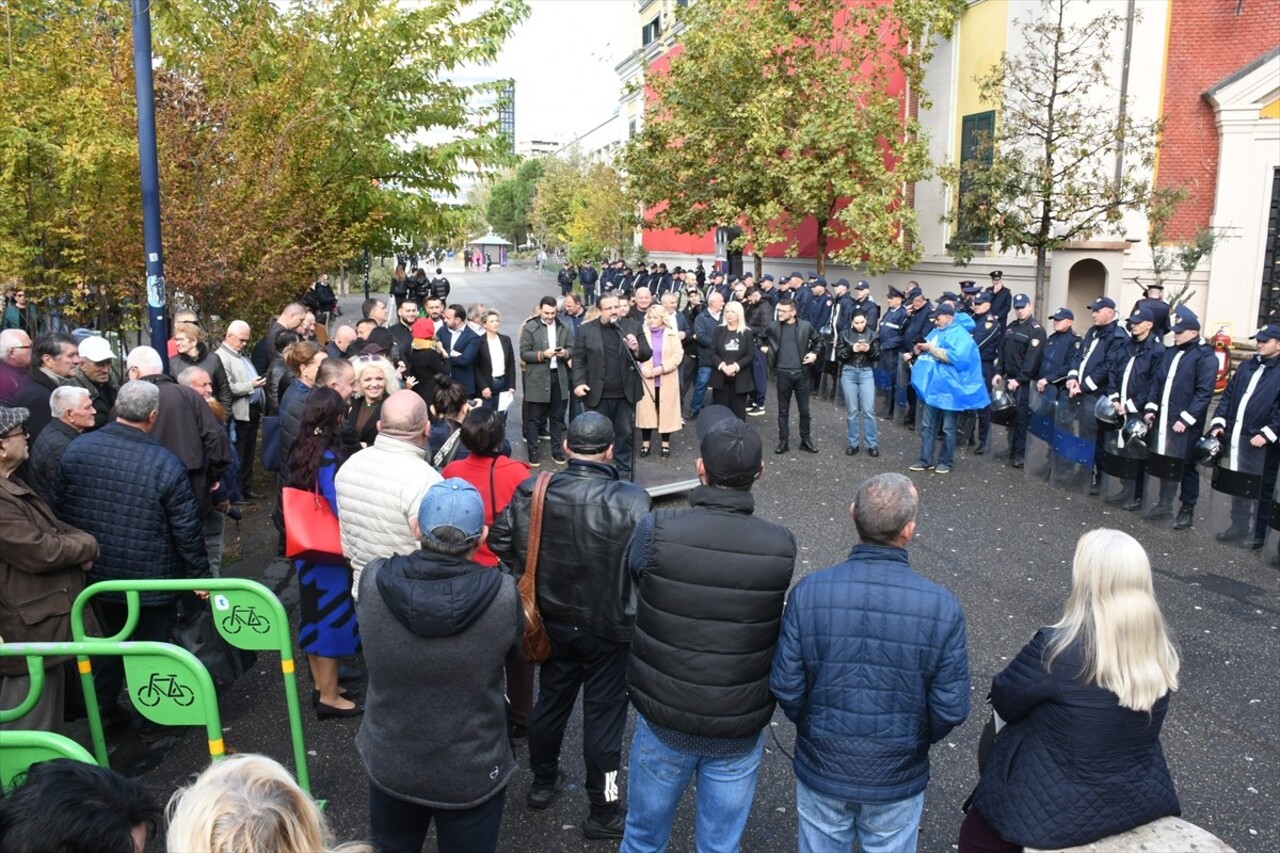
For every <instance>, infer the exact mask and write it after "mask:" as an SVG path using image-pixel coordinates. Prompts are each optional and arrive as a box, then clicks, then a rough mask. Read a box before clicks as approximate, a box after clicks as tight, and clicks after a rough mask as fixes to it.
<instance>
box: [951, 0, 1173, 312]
mask: <svg viewBox="0 0 1280 853" xmlns="http://www.w3.org/2000/svg"><path fill="white" fill-rule="evenodd" d="M1081 5H1083V0H1041V2H1039V3H1038V4H1036V5H1035V6H1034V7H1030V4H1028V6H1029V8H1028V11H1027V12H1026V14H1025V15H1024V16H1023V17H1022V18H1021V19H1020V20H1019V21H1018V24H1017V26H1018V29H1019V31H1020V39H1019V42H1020V43H1021V44H1023V45H1024V46H1023V47H1022V48H1021V50H1020V51H1019V52H1018V53H1016V54H1009V53H1006V54H1004V55H1003V56H1002V57H1001V60H1000V62H999V63H997V64H996V65H995V66H994V67H993V68H992V69H991V70H990V71H989V72H988V73H986V74H984V75H982V76H980V77H978V78H977V83H978V88H979V92H980V93H981V95H982V97H983V99H984V100H985V101H987V102H988V103H991V104H994V105H995V107H996V116H997V119H996V127H995V130H994V131H993V132H991V133H987V134H981V135H980V137H979V139H978V140H977V144H976V147H975V151H974V152H973V155H974V156H972V157H970V158H969V159H967V160H965V161H964V162H963V163H961V164H959V166H958V167H952V168H950V169H948V170H946V172H945V174H946V175H947V177H948V178H950V179H951V181H952V182H953V184H954V185H955V186H956V188H957V189H958V191H959V192H958V203H957V205H956V207H955V209H954V211H953V212H952V214H951V216H950V217H949V218H950V221H951V222H953V223H954V224H955V236H954V242H953V250H954V251H955V254H956V262H957V263H959V264H964V263H967V262H968V261H969V260H970V259H971V258H972V256H973V250H974V244H975V243H993V244H997V245H998V246H1000V247H1001V248H1003V249H1015V250H1018V251H1029V252H1034V253H1035V256H1036V292H1035V304H1037V305H1043V304H1045V300H1046V299H1047V296H1048V293H1047V290H1048V254H1049V252H1051V251H1053V250H1054V249H1058V248H1061V247H1062V246H1064V245H1066V244H1068V243H1070V242H1072V241H1076V240H1084V239H1088V238H1090V237H1092V236H1094V235H1096V234H1098V233H1100V232H1102V231H1103V230H1105V229H1106V228H1108V227H1111V226H1115V225H1117V224H1119V223H1120V222H1121V220H1122V219H1123V217H1124V214H1125V213H1126V212H1128V211H1131V210H1141V209H1144V208H1145V207H1146V206H1147V205H1148V204H1149V202H1150V197H1151V180H1150V176H1151V169H1152V166H1153V164H1154V162H1155V153H1156V145H1157V139H1158V136H1159V130H1160V125H1159V122H1142V121H1138V120H1136V119H1134V117H1133V116H1132V115H1131V114H1130V113H1129V112H1128V111H1127V110H1117V107H1116V104H1117V102H1118V96H1116V95H1115V94H1114V87H1113V86H1112V83H1111V77H1110V69H1111V68H1112V67H1113V62H1112V53H1111V47H1110V46H1111V45H1112V44H1113V43H1114V42H1115V40H1116V34H1117V33H1118V32H1119V31H1120V30H1122V29H1123V27H1124V19H1123V18H1122V17H1120V16H1119V15H1117V14H1116V13H1115V12H1113V11H1111V10H1110V9H1101V10H1099V11H1098V14H1097V15H1094V16H1093V17H1091V18H1089V19H1087V20H1084V21H1083V22H1081V23H1078V24H1077V23H1070V22H1069V20H1068V19H1069V18H1070V17H1072V14H1073V13H1074V12H1075V11H1076V10H1077V9H1078V8H1079V7H1080V6H1081ZM1117 163H1118V164H1119V165H1117Z"/></svg>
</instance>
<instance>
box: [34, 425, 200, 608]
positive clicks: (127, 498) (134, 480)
mask: <svg viewBox="0 0 1280 853" xmlns="http://www.w3.org/2000/svg"><path fill="white" fill-rule="evenodd" d="M51 497H52V500H51V501H50V502H49V503H50V505H51V506H52V507H53V511H54V512H55V513H57V515H58V518H60V519H62V520H63V521H65V522H66V523H67V524H70V525H72V526H73V527H78V528H80V529H81V530H83V531H84V532H86V533H89V534H91V535H92V536H93V537H94V538H95V539H96V540H97V541H98V548H99V555H98V559H97V560H95V561H94V564H93V569H92V571H90V573H89V579H90V580H93V581H104V580H160V579H164V578H185V577H208V576H209V560H208V558H207V557H206V556H205V549H204V536H203V534H202V533H201V528H200V509H199V507H198V506H197V504H196V497H195V494H194V493H193V492H192V491H191V481H190V480H189V479H188V477H187V469H186V467H185V466H184V465H183V464H182V463H181V462H179V461H178V457H176V456H174V455H173V454H172V453H170V452H169V451H168V450H165V449H164V448H163V447H161V446H160V445H159V444H157V443H156V441H155V440H154V439H153V438H151V436H149V435H147V434H146V433H144V432H142V431H141V430H139V429H134V428H133V427H131V426H125V425H124V424H121V423H109V424H107V425H106V426H104V427H103V428H102V429H100V430H96V431H94V432H91V433H87V434H86V435H82V436H80V437H79V438H77V439H76V440H75V441H73V442H71V444H70V446H68V447H67V450H66V452H65V453H63V454H62V465H61V466H60V467H59V469H58V475H57V477H55V479H54V483H53V493H52V495H51ZM173 597H174V596H173V594H172V593H166V592H144V593H142V603H143V604H163V603H165V602H167V601H169V600H171V599H172V598H173ZM103 598H106V599H108V600H114V601H121V600H123V599H124V595H123V594H115V593H107V594H105V595H104V596H103Z"/></svg>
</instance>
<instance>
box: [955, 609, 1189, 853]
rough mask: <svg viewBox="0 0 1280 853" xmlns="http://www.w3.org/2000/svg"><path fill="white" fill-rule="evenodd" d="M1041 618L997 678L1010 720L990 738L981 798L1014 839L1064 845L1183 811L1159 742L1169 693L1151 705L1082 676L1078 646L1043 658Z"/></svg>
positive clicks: (994, 699) (981, 806)
mask: <svg viewBox="0 0 1280 853" xmlns="http://www.w3.org/2000/svg"><path fill="white" fill-rule="evenodd" d="M1051 636H1052V631H1051V630H1050V629H1048V628H1043V629H1041V630H1040V631H1039V632H1037V633H1036V635H1035V637H1033V638H1032V640H1031V642H1030V643H1028V644H1027V645H1026V647H1025V648H1023V650H1022V652H1021V653H1020V654H1019V655H1018V657H1017V658H1016V659H1015V660H1014V661H1013V663H1011V664H1009V666H1008V667H1006V668H1005V670H1004V672H1002V673H1000V674H999V675H997V676H996V677H995V679H994V680H993V681H992V682H991V704H992V705H993V706H995V709H996V711H997V712H998V713H999V714H1000V716H1001V717H1002V718H1003V719H1004V720H1005V721H1006V722H1007V723H1008V724H1009V725H1008V726H1007V727H1006V728H1004V729H1002V730H1001V732H1000V735H999V736H998V737H997V738H996V742H995V745H994V746H992V748H991V754H990V757H989V758H988V759H987V765H986V768H985V769H984V770H983V774H982V778H981V779H980V780H979V782H978V789H977V790H976V791H975V792H974V800H973V808H975V809H977V810H978V814H980V815H981V816H982V818H983V820H985V821H986V822H987V824H988V825H989V826H990V827H991V828H992V829H994V830H995V831H996V832H998V833H999V834H1000V837H1001V838H1003V839H1005V840H1006V841H1010V842H1013V843H1016V844H1022V845H1024V846H1027V847H1038V848H1042V849H1053V850H1057V849H1058V848H1061V847H1075V846H1077V845H1081V844H1088V843H1090V842H1092V841H1097V840H1098V839H1099V838H1105V837H1107V836H1108V835H1114V834H1115V833H1118V832H1124V831H1126V830H1129V829H1133V828H1134V827H1135V826H1141V825H1142V824H1144V823H1150V822H1151V821H1153V820H1156V819H1157V818H1162V817H1165V816H1167V815H1178V814H1181V809H1180V808H1179V806H1178V795H1177V794H1176V793H1175V792H1174V790H1173V779H1172V778H1170V776H1169V768H1168V766H1167V765H1166V764H1165V761H1164V752H1163V751H1162V750H1161V749H1160V726H1161V724H1162V723H1163V722H1164V717H1165V714H1166V713H1167V712H1168V710H1169V696H1168V695H1167V694H1166V695H1165V696H1164V697H1163V698H1162V699H1160V701H1158V702H1156V704H1155V707H1154V708H1152V709H1151V715H1150V716H1148V715H1147V714H1144V713H1142V712H1141V711H1133V710H1130V709H1128V708H1122V707H1120V700H1119V698H1118V697H1117V696H1116V695H1115V694H1114V693H1112V692H1111V691H1109V690H1106V689H1104V688H1102V687H1098V686H1096V685H1092V684H1084V683H1082V682H1081V681H1080V680H1079V679H1078V678H1075V677H1074V676H1075V674H1076V673H1078V672H1079V671H1080V669H1081V666H1082V657H1081V655H1080V652H1079V649H1078V648H1077V647H1073V648H1071V649H1068V650H1067V651H1065V652H1064V653H1063V654H1062V655H1060V656H1059V657H1058V658H1057V659H1056V660H1054V662H1053V672H1049V671H1047V670H1046V669H1045V668H1044V664H1043V663H1042V659H1043V655H1044V649H1045V645H1046V644H1047V642H1048V640H1049V638H1050V637H1051Z"/></svg>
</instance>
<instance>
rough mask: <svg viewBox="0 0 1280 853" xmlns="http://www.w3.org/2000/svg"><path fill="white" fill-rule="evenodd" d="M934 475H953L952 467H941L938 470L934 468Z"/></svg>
mask: <svg viewBox="0 0 1280 853" xmlns="http://www.w3.org/2000/svg"><path fill="white" fill-rule="evenodd" d="M933 473H935V474H950V473H951V466H950V465H939V466H938V467H937V468H934V469H933Z"/></svg>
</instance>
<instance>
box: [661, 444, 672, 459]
mask: <svg viewBox="0 0 1280 853" xmlns="http://www.w3.org/2000/svg"><path fill="white" fill-rule="evenodd" d="M661 453H662V458H663V459H666V458H668V457H669V456H671V447H670V445H666V444H664V445H662V451H661Z"/></svg>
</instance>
